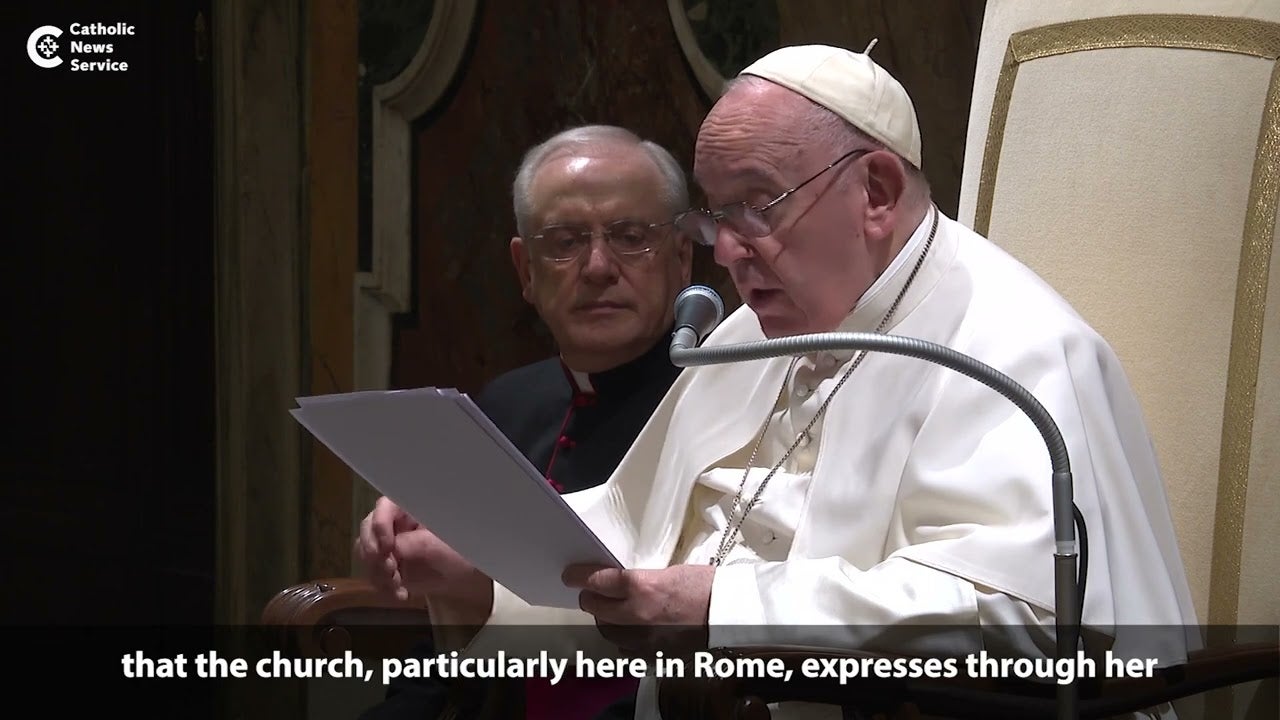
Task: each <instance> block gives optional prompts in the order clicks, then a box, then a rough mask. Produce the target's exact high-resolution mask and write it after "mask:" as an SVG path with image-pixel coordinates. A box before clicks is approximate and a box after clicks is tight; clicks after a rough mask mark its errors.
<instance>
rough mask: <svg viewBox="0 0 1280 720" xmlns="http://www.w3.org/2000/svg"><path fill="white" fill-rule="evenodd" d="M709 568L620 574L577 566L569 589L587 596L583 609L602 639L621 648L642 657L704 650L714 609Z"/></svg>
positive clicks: (581, 601)
mask: <svg viewBox="0 0 1280 720" xmlns="http://www.w3.org/2000/svg"><path fill="white" fill-rule="evenodd" d="M714 577H715V568H714V567H711V566H710V565H676V566H673V567H669V568H666V569H663V570H619V569H617V568H602V567H597V566H588V565H578V566H574V567H571V568H569V569H568V570H566V571H565V573H564V577H563V580H564V583H565V584H566V585H568V586H569V587H573V588H579V589H581V590H582V593H581V595H580V596H579V600H578V602H579V604H580V606H581V607H582V609H583V610H584V611H586V612H588V613H590V614H591V615H593V616H595V618H596V625H597V626H598V627H599V628H600V631H601V633H602V634H603V635H604V636H605V637H606V638H608V639H609V640H611V641H613V642H614V643H615V644H617V645H618V646H619V647H622V648H624V649H627V650H635V651H638V652H652V651H654V650H668V651H680V650H688V649H690V648H698V647H701V648H705V647H706V642H707V615H708V613H709V611H710V607H711V581H712V579H714Z"/></svg>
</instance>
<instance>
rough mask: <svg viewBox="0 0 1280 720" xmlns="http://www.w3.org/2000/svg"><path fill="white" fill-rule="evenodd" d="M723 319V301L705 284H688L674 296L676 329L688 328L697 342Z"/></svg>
mask: <svg viewBox="0 0 1280 720" xmlns="http://www.w3.org/2000/svg"><path fill="white" fill-rule="evenodd" d="M723 319H724V301H723V300H721V299H720V294H719V293H717V292H716V291H715V290H712V289H711V288H709V287H707V286H706V285H690V286H689V287H687V288H685V289H684V290H681V291H680V294H679V295H677V296H676V328H675V329H676V330H677V331H678V330H680V328H686V327H687V328H690V329H691V330H693V331H694V332H695V333H697V336H698V342H701V341H702V339H703V338H705V337H706V336H707V335H709V334H710V333H711V331H712V330H714V329H715V327H716V326H717V325H719V324H720V321H721V320H723Z"/></svg>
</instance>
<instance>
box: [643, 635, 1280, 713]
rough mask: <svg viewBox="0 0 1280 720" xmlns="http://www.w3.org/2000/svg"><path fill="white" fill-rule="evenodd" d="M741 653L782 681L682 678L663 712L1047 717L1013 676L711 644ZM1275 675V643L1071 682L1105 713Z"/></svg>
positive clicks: (1033, 690)
mask: <svg viewBox="0 0 1280 720" xmlns="http://www.w3.org/2000/svg"><path fill="white" fill-rule="evenodd" d="M712 653H713V654H715V655H716V656H717V657H722V658H728V659H731V660H735V661H736V660H739V659H745V658H754V659H760V660H765V661H767V660H769V659H774V658H776V659H780V660H781V661H782V662H783V663H784V664H785V666H786V667H787V668H788V669H790V670H792V679H791V680H789V681H783V680H777V679H769V678H750V677H733V678H724V679H712V678H695V677H690V676H689V674H686V676H685V677H680V678H664V679H662V680H660V681H659V688H658V703H659V707H660V709H661V712H662V716H663V717H669V718H683V717H699V718H710V719H714V720H768V719H769V717H770V713H769V709H768V704H769V703H773V702H786V701H801V702H814V703H822V704H827V705H840V706H845V707H857V708H858V709H859V710H861V711H862V712H864V713H868V714H872V713H884V714H886V715H890V716H891V715H893V714H894V713H895V712H897V711H898V709H900V708H902V707H903V706H905V705H907V704H910V705H912V706H914V707H915V708H916V709H917V710H918V711H919V712H920V713H923V714H924V715H928V716H937V717H947V718H1038V717H1043V718H1053V717H1055V707H1056V693H1057V685H1056V684H1054V683H1051V682H1034V681H1030V680H1020V679H1017V678H1013V679H1004V678H971V677H968V676H967V675H965V674H964V673H961V674H960V675H959V676H957V677H954V678H920V679H888V678H876V677H871V678H863V677H859V678H855V679H852V680H849V681H848V682H847V683H846V684H844V685H841V684H840V683H839V681H838V680H833V679H821V678H807V677H804V675H803V674H802V673H801V672H800V669H801V665H802V663H803V662H804V661H805V660H808V659H822V658H828V659H830V658H885V657H891V656H885V655H878V654H875V653H865V652H857V651H837V650H829V649H817V648H803V647H742V648H732V649H717V650H713V651H712ZM1274 677H1280V644H1277V643H1274V642H1258V643H1240V644H1236V645H1231V646H1226V647H1211V648H1206V649H1203V650H1198V651H1195V652H1192V653H1190V654H1189V656H1188V658H1187V662H1186V663H1185V664H1182V665H1176V666H1172V667H1167V668H1160V669H1157V670H1156V671H1155V673H1154V674H1153V675H1152V676H1150V677H1126V678H1088V679H1081V680H1079V681H1078V683H1077V688H1078V692H1079V698H1080V702H1079V708H1080V718H1081V719H1082V720H1084V719H1086V718H1105V717H1110V716H1114V715H1119V714H1123V713H1127V712H1135V711H1139V710H1143V709H1146V708H1149V707H1152V706H1155V705H1159V704H1161V703H1165V702H1170V701H1172V700H1176V699H1179V698H1184V697H1189V696H1192V695H1197V694H1199V693H1203V692H1207V691H1209V690H1213V689H1216V688H1222V687H1227V686H1230V685H1236V684H1240V683H1244V682H1250V681H1253V680H1261V679H1264V678H1274Z"/></svg>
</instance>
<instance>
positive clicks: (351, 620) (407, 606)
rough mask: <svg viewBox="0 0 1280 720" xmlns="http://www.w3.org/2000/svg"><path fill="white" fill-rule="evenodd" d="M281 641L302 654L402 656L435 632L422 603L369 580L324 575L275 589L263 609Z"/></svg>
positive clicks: (277, 640) (284, 646) (265, 619)
mask: <svg viewBox="0 0 1280 720" xmlns="http://www.w3.org/2000/svg"><path fill="white" fill-rule="evenodd" d="M262 623H263V625H267V626H270V627H271V628H272V629H273V630H275V632H274V634H273V638H274V642H275V644H276V645H277V647H279V648H281V649H284V650H287V651H288V652H290V653H296V654H299V655H301V656H304V657H339V656H341V655H342V654H343V653H344V652H346V651H348V650H350V651H351V652H352V653H354V654H356V655H359V656H362V657H373V656H378V657H403V656H404V655H406V654H407V653H408V651H409V650H410V649H411V648H412V647H413V645H414V644H416V643H417V642H420V641H422V640H424V639H426V638H428V637H430V633H431V616H430V614H429V613H428V611H427V608H426V607H425V606H423V605H422V604H420V603H415V602H412V601H403V600H397V599H395V598H394V597H390V596H388V595H387V594H386V593H383V592H380V591H379V590H377V589H376V588H374V587H373V586H372V585H370V584H369V583H368V582H367V581H365V580H360V579H357V578H325V579H322V580H315V581H311V582H305V583H300V584H298V585H294V586H293V587H290V588H286V589H285V590H282V591H280V592H279V593H277V594H276V596H275V597H274V598H272V599H271V601H270V602H269V603H267V606H266V608H265V609H264V610H263V611H262Z"/></svg>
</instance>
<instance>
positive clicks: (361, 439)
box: [290, 388, 620, 609]
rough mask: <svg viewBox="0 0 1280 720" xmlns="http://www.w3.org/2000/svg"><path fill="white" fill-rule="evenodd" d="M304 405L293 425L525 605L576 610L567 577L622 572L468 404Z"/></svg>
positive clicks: (312, 400)
mask: <svg viewBox="0 0 1280 720" xmlns="http://www.w3.org/2000/svg"><path fill="white" fill-rule="evenodd" d="M298 405H299V407H298V408H297V409H296V410H291V411H290V412H291V413H292V414H293V416H294V418H296V419H297V420H298V422H299V423H301V424H302V425H303V427H305V428H306V429H307V430H309V431H310V432H311V434H312V435H314V436H315V437H316V438H317V439H318V440H319V441H320V442H322V443H324V444H325V445H326V446H328V448H329V449H330V450H332V451H333V453H334V454H335V455H337V456H338V457H339V458H341V459H342V461H343V462H345V463H346V464H347V465H348V466H350V467H351V469H352V470H353V471H355V473H356V474H358V475H359V476H360V477H362V478H364V479H365V480H366V481H368V483H369V484H370V485H372V486H373V487H375V488H377V490H378V491H379V492H381V493H382V494H383V495H386V496H387V497H389V498H391V499H392V500H393V501H395V503H396V504H397V505H399V506H400V507H402V508H404V509H405V511H406V512H408V513H409V514H410V515H412V516H413V517H414V518H415V519H416V520H417V521H418V522H420V523H422V525H423V526H425V527H426V528H428V529H430V530H431V531H432V532H433V533H435V534H436V535H438V536H439V537H440V538H441V539H442V540H444V541H445V542H446V543H448V544H449V545H450V546H451V547H453V549H454V550H456V551H457V552H458V553H459V554H460V555H462V556H463V557H465V558H467V559H468V560H469V561H471V563H472V564H473V565H475V567H476V568H478V569H479V570H480V571H482V572H484V573H485V574H486V575H488V576H489V577H491V578H493V579H494V580H495V581H497V582H499V583H501V584H502V585H503V586H505V587H506V588H507V589H509V590H511V591H512V592H514V593H515V594H516V595H518V596H520V597H521V598H522V599H524V600H525V602H528V603H529V604H531V605H542V606H547V607H560V608H568V609H576V608H577V607H578V591H577V590H573V589H570V588H567V587H565V586H564V584H563V583H562V582H561V580H560V576H561V573H562V572H563V571H564V569H565V568H566V567H568V566H569V565H573V564H578V563H585V564H598V565H607V566H611V567H620V565H619V563H618V561H617V560H616V559H615V558H614V556H613V555H612V554H611V553H610V552H609V550H608V548H606V547H605V546H604V544H603V543H602V542H601V541H600V540H599V538H597V537H596V535H595V534H594V533H593V532H591V530H590V529H589V528H588V527H587V526H586V525H585V524H584V523H583V522H582V520H581V519H580V518H579V517H578V515H577V514H576V513H575V512H574V511H573V510H572V508H570V507H569V506H568V505H566V504H565V502H564V500H563V499H562V498H561V497H560V496H559V494H557V493H556V491H555V490H554V489H553V488H552V487H551V486H550V484H549V483H547V481H546V480H545V479H544V478H543V477H542V475H541V474H540V473H539V472H538V471H537V470H536V469H535V468H534V467H533V465H532V464H531V463H530V462H529V461H528V460H527V459H526V458H525V457H524V455H523V454H521V453H520V451H519V450H517V449H516V448H515V446H513V445H512V444H511V442H510V441H509V440H507V438H506V437H505V436H504V435H503V434H502V433H501V432H500V431H499V430H498V428H497V427H495V426H494V424H493V423H492V422H491V421H490V420H489V418H487V417H485V415H484V414H483V413H482V412H480V409H479V408H478V407H476V405H475V403H473V402H472V401H471V398H469V397H467V396H466V395H464V394H461V393H459V392H457V391H456V390H452V389H437V388H421V389H416V390H389V391H387V390H379V391H366V392H354V393H343V394H338V395H322V396H318V397H303V398H298Z"/></svg>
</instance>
